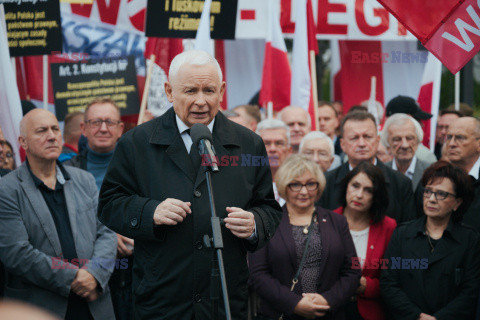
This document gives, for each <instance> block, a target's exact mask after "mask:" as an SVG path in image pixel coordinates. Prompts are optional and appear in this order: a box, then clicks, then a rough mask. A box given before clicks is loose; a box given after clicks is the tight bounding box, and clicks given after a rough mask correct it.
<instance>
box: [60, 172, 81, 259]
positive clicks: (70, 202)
mask: <svg viewBox="0 0 480 320" xmlns="http://www.w3.org/2000/svg"><path fill="white" fill-rule="evenodd" d="M57 183H58V182H57ZM63 191H64V192H63V193H64V194H65V202H66V203H67V211H68V219H69V220H70V229H71V230H72V236H73V242H74V243H75V249H76V251H77V255H78V256H83V255H81V254H80V252H79V251H80V250H81V248H79V243H78V241H77V236H78V235H79V233H78V232H77V231H78V229H77V228H78V226H77V203H76V201H75V190H73V182H72V181H71V180H66V181H65V184H64V185H63Z"/></svg>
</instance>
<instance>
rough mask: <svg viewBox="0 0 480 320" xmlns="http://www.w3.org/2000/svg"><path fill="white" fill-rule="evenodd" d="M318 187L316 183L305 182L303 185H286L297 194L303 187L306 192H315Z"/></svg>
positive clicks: (297, 183)
mask: <svg viewBox="0 0 480 320" xmlns="http://www.w3.org/2000/svg"><path fill="white" fill-rule="evenodd" d="M318 186H319V183H318V182H307V183H305V184H301V183H300V182H292V183H289V184H288V187H289V188H290V190H292V191H293V192H299V191H300V190H302V188H303V187H305V188H307V190H308V191H315V190H317V189H318Z"/></svg>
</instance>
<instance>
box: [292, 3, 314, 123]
mask: <svg viewBox="0 0 480 320" xmlns="http://www.w3.org/2000/svg"><path fill="white" fill-rule="evenodd" d="M298 2H299V5H298V6H297V14H296V19H295V34H294V37H293V51H292V85H291V88H290V90H291V98H290V104H291V105H295V106H299V107H302V108H304V109H305V110H307V111H308V113H309V114H310V116H311V119H312V128H315V112H314V107H313V95H312V84H311V73H310V63H309V61H310V59H309V56H310V55H309V52H310V51H311V50H313V51H315V54H318V46H317V41H316V39H315V23H314V20H313V12H312V4H311V0H300V1H298Z"/></svg>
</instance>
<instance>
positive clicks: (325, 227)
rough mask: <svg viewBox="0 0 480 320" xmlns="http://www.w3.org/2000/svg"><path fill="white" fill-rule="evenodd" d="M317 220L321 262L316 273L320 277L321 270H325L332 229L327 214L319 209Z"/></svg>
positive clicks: (321, 274)
mask: <svg viewBox="0 0 480 320" xmlns="http://www.w3.org/2000/svg"><path fill="white" fill-rule="evenodd" d="M317 210H318V209H317ZM317 221H318V228H319V229H320V238H321V239H322V263H321V264H320V270H319V273H318V274H319V275H320V277H322V276H323V271H324V270H325V267H326V265H327V261H328V254H329V252H330V251H331V248H330V245H331V244H332V237H331V232H332V230H333V226H332V221H330V218H329V216H328V215H327V214H326V213H324V212H322V211H321V210H318V211H317Z"/></svg>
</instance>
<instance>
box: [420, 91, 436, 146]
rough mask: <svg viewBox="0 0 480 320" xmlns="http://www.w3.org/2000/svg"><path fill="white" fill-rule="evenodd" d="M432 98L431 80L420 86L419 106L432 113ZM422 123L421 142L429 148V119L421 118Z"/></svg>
mask: <svg viewBox="0 0 480 320" xmlns="http://www.w3.org/2000/svg"><path fill="white" fill-rule="evenodd" d="M432 100H433V82H429V83H426V84H424V85H422V87H421V88H420V93H419V94H418V104H419V105H420V108H421V109H422V110H423V111H425V112H428V113H432ZM421 122H422V123H423V128H422V129H423V132H424V135H423V141H422V143H423V144H424V145H425V146H426V147H427V148H429V147H430V126H431V122H432V121H431V120H430V119H428V120H421Z"/></svg>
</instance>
